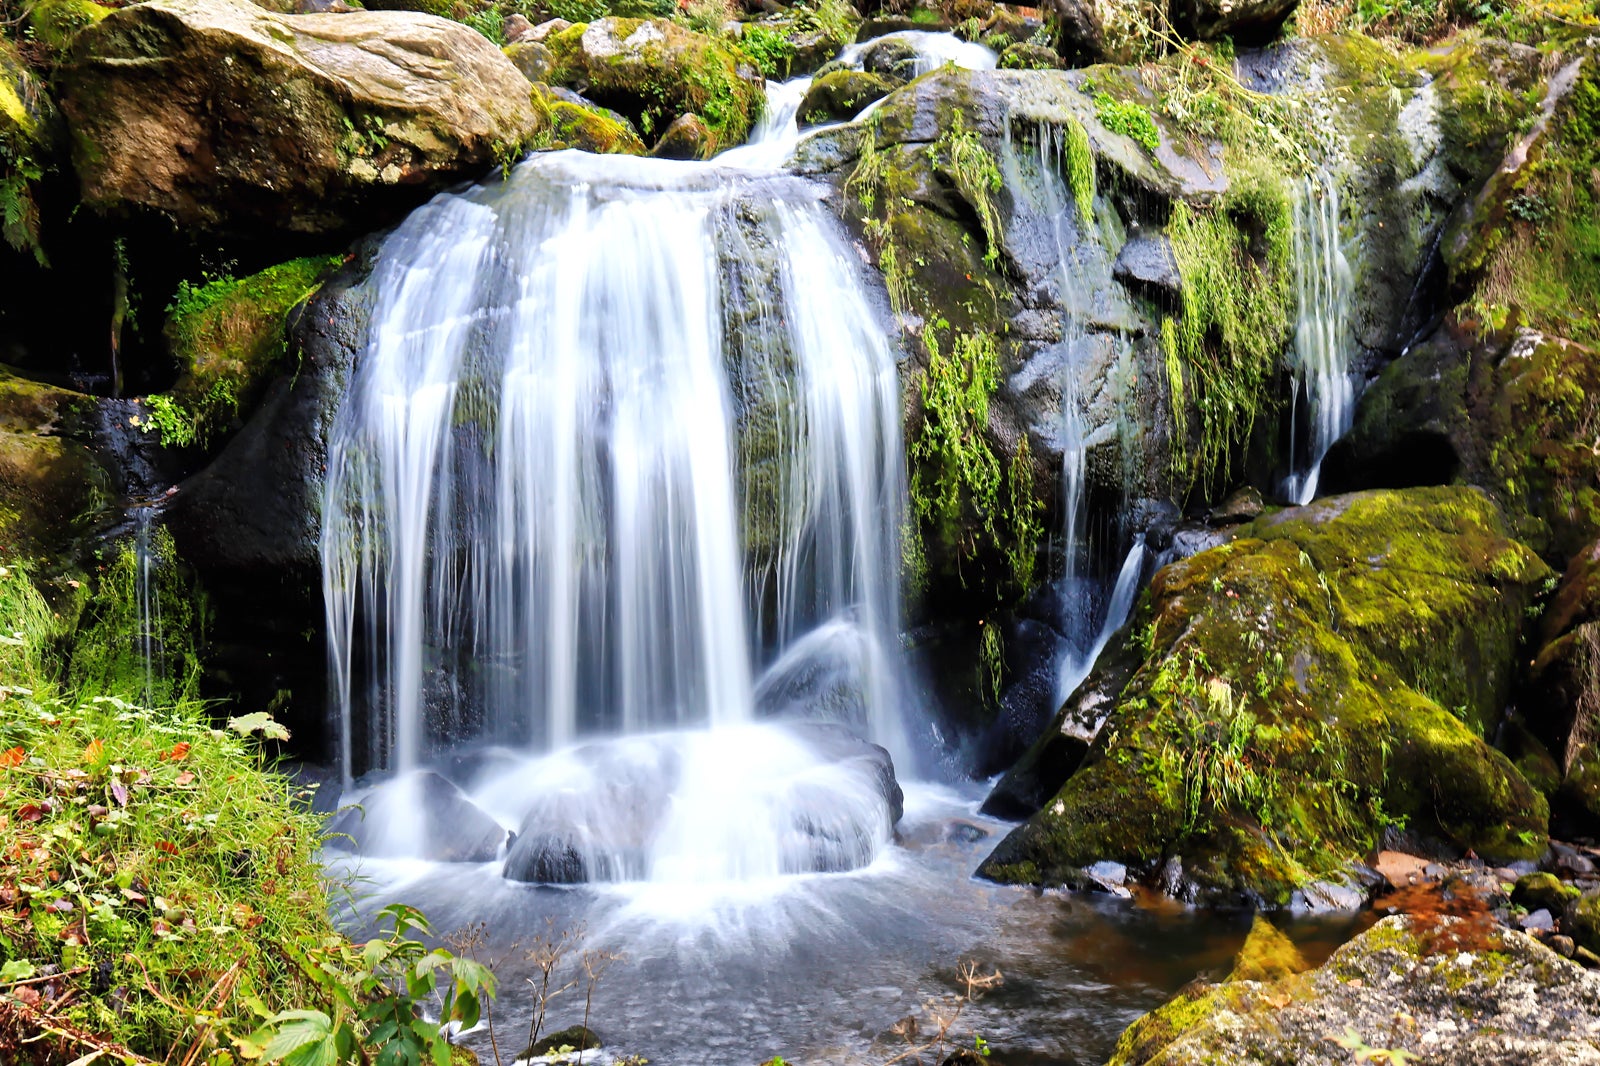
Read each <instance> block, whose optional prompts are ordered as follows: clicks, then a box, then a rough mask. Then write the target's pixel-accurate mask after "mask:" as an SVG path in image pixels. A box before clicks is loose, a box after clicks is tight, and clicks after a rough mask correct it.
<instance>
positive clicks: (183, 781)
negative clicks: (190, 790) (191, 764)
mask: <svg viewBox="0 0 1600 1066" xmlns="http://www.w3.org/2000/svg"><path fill="white" fill-rule="evenodd" d="M193 783H194V774H192V773H190V772H189V771H188V770H185V771H184V772H183V773H181V774H179V775H178V779H177V780H176V781H174V782H173V784H175V785H177V786H178V787H179V788H182V787H184V786H185V785H190V784H193Z"/></svg>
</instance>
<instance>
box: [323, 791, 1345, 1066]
mask: <svg viewBox="0 0 1600 1066" xmlns="http://www.w3.org/2000/svg"><path fill="white" fill-rule="evenodd" d="M981 798H982V790H981V787H979V786H971V787H969V788H968V789H966V790H964V791H956V790H952V789H948V788H942V787H936V786H928V785H918V784H912V785H910V786H908V787H907V789H906V815H905V818H904V820H903V821H902V822H901V825H900V839H901V842H900V844H899V845H898V846H896V847H893V848H890V849H888V851H887V852H886V853H885V854H883V855H882V856H880V858H879V859H878V860H877V861H876V862H875V863H873V865H872V866H870V867H868V868H867V869H865V870H862V871H857V872H854V873H849V874H822V875H807V876H796V877H781V878H774V879H771V880H767V881H755V882H750V881H746V882H740V883H736V884H726V885H712V886H706V885H663V884H646V883H637V884H626V885H608V886H585V887H580V888H550V887H537V886H531V885H520V884H514V883H512V882H508V881H505V880H503V879H501V877H500V876H499V869H498V866H497V865H495V864H488V865H482V866H462V865H455V866H449V865H430V864H422V863H393V862H387V863H386V862H377V861H372V860H368V861H366V862H364V863H362V864H361V865H360V867H359V869H358V870H357V871H356V872H357V873H358V875H359V876H361V877H363V878H364V879H365V884H366V886H367V889H368V894H367V895H366V896H365V897H364V898H363V899H362V900H361V902H360V906H359V909H360V912H361V913H362V914H371V913H373V912H374V911H376V909H377V908H378V907H381V906H382V905H383V904H385V903H387V902H390V901H392V900H395V899H400V900H404V901H405V902H407V903H410V904H412V905H415V906H418V907H420V908H422V910H423V911H424V912H425V913H427V914H428V915H429V916H430V918H431V919H432V920H433V923H434V927H435V929H436V930H438V931H439V932H441V933H444V932H447V931H449V930H452V929H458V928H461V927H465V926H469V925H472V924H475V923H479V922H482V923H485V924H484V929H485V932H486V937H487V945H486V948H485V949H484V954H486V955H488V956H491V957H496V958H499V959H501V960H502V961H501V962H500V964H499V965H498V966H497V972H498V973H499V976H500V981H501V989H502V993H501V998H500V1001H499V1003H498V1004H497V1005H496V1008H495V1014H496V1019H497V1021H496V1026H497V1034H498V1036H499V1042H500V1045H501V1053H502V1055H504V1056H506V1059H507V1062H508V1063H509V1058H510V1055H511V1054H514V1053H515V1051H519V1050H520V1049H521V1048H522V1047H523V1046H524V1041H525V1039H526V1033H527V1027H528V1022H529V1020H530V1011H531V1002H530V1000H529V997H528V995H527V989H528V986H527V984H526V983H525V981H524V979H525V978H526V977H528V976H530V975H531V973H532V972H533V970H532V966H531V964H530V963H528V962H526V961H525V960H523V959H522V958H521V957H520V951H519V950H517V949H516V947H515V945H516V944H517V942H519V941H522V942H529V941H531V940H533V939H535V938H537V937H539V936H540V935H542V934H543V933H544V932H545V931H546V929H547V928H551V929H554V930H556V931H561V930H565V929H577V928H579V927H580V926H581V927H582V928H583V929H584V931H585V937H584V942H583V944H584V946H585V947H588V948H593V949H605V950H611V951H619V952H621V953H623V955H624V956H625V958H624V959H623V960H622V961H620V962H618V963H616V964H614V965H613V966H612V968H611V969H610V971H609V972H608V973H607V974H606V976H605V978H604V980H603V981H602V982H601V983H600V985H599V987H598V988H597V989H596V993H595V1002H594V1008H593V1010H594V1013H593V1019H594V1020H593V1025H592V1027H593V1028H594V1029H595V1030H596V1031H598V1032H599V1033H600V1034H601V1036H602V1037H604V1038H606V1039H607V1041H608V1042H610V1043H611V1044H612V1045H614V1046H615V1047H616V1048H618V1049H621V1050H625V1051H627V1052H631V1053H638V1054H642V1055H644V1056H645V1057H646V1058H648V1059H649V1060H650V1061H651V1062H652V1063H655V1064H657V1066H673V1064H680V1063H681V1064H706V1063H718V1064H720V1063H730V1064H731V1063H744V1064H749V1066H754V1064H755V1063H759V1062H763V1061H765V1060H766V1059H768V1058H769V1057H771V1056H773V1055H778V1054H781V1055H783V1056H784V1058H785V1059H787V1060H788V1061H789V1062H792V1063H800V1064H808V1066H809V1064H814V1063H840V1064H843V1063H864V1062H870V1063H879V1062H885V1061H887V1060H888V1059H889V1058H891V1057H893V1055H894V1054H896V1053H897V1051H898V1049H899V1048H900V1047H903V1044H900V1043H899V1038H898V1037H896V1036H894V1035H893V1034H892V1033H891V1032H890V1029H891V1027H892V1026H893V1025H894V1024H895V1023H896V1022H897V1021H899V1020H900V1019H901V1018H904V1017H905V1016H907V1015H910V1014H919V1013H921V1011H922V1009H923V1007H924V1006H925V1004H927V1003H928V1002H929V1001H939V1002H948V1001H950V1000H952V999H953V998H954V997H956V996H957V995H959V992H960V990H961V987H962V986H961V982H960V978H959V975H958V966H959V965H960V964H961V963H962V962H963V961H964V960H972V961H974V962H976V963H977V964H979V966H980V967H982V968H984V969H985V971H988V970H992V969H996V968H998V969H999V970H1000V971H1001V973H1002V974H1003V975H1004V978H1005V981H1004V984H1003V985H1002V986H1001V987H1000V988H998V989H996V990H994V991H992V992H990V993H989V994H987V995H986V996H984V997H983V998H982V999H981V1000H979V1001H978V1002H976V1003H974V1004H972V1005H970V1006H969V1007H967V1008H966V1009H965V1011H964V1012H963V1014H962V1017H961V1020H960V1025H959V1028H960V1030H961V1031H962V1033H963V1040H964V1041H970V1038H971V1037H970V1034H971V1033H974V1032H975V1033H981V1034H982V1035H983V1036H984V1038H985V1039H986V1040H987V1041H988V1042H989V1043H990V1044H991V1045H992V1046H993V1047H994V1048H995V1049H996V1053H997V1057H998V1058H1003V1060H1004V1061H1005V1062H1006V1063H1007V1064H1010V1066H1018V1064H1022V1066H1046V1064H1051V1066H1089V1064H1095V1066H1098V1064H1099V1063H1103V1062H1104V1061H1105V1060H1106V1058H1107V1057H1108V1056H1109V1054H1110V1052H1111V1048H1112V1046H1113V1045H1114V1044H1115V1043H1116V1038H1117V1036H1118V1035H1119V1034H1120V1033H1121V1032H1122V1030H1123V1029H1124V1028H1126V1027H1127V1025H1128V1024H1129V1023H1130V1022H1132V1021H1133V1020H1134V1019H1135V1018H1137V1017H1138V1016H1139V1015H1140V1014H1141V1013H1143V1012H1145V1011H1147V1010H1149V1009H1151V1008H1152V1007H1155V1006H1157V1005H1158V1004H1160V1003H1161V1002H1162V1001H1163V1000H1165V999H1166V998H1167V997H1168V996H1169V995H1170V994H1171V993H1172V992H1174V991H1176V990H1177V989H1178V988H1180V987H1182V986H1183V985H1184V984H1186V983H1187V982H1189V981H1190V980H1192V979H1193V978H1194V977H1196V976H1197V975H1200V974H1210V975H1211V976H1215V977H1220V976H1223V975H1225V974H1226V973H1227V971H1228V970H1229V969H1230V967H1231V960H1232V957H1233V955H1234V954H1235V953H1236V952H1237V951H1238V949H1239V946H1240V944H1241V943H1242V942H1243V940H1244V937H1245V935H1246V933H1247V932H1248V931H1249V926H1250V917H1249V915H1243V914H1239V915H1211V914H1203V913H1200V912H1196V911H1193V910H1190V909H1188V908H1185V907H1182V906H1180V905H1175V904H1172V903H1170V901H1160V900H1150V901H1127V900H1115V899H1111V898H1110V897H1105V896H1091V895H1078V894H1070V893H1056V892H1048V893H1039V892H1036V891H1032V890H1027V889H1017V888H1008V887H1002V886H998V885H993V884H989V883H987V882H984V881H979V880H976V879H974V878H972V877H971V876H970V872H971V870H972V869H973V868H974V867H975V866H976V865H977V863H978V862H979V860H980V859H981V858H982V857H983V855H984V854H985V853H986V851H987V849H988V848H990V847H992V846H993V844H994V842H995V840H996V839H997V838H998V836H999V835H1001V834H1003V833H1004V832H1005V831H1006V829H1007V828H1008V827H1007V826H1006V825H1005V824H1004V823H1000V822H995V821H993V820H991V819H988V818H984V817H981V816H979V815H977V814H976V813H975V812H976V810H977V806H978V803H979V802H980V801H981ZM980 834H985V835H980ZM336 861H339V862H344V863H347V864H348V863H350V862H352V861H353V860H350V859H348V858H344V859H339V860H336ZM1356 921H1357V919H1355V918H1352V917H1344V918H1323V919H1302V920H1300V921H1298V922H1296V923H1294V924H1292V925H1290V926H1289V927H1288V928H1287V931H1288V932H1289V934H1290V935H1291V936H1292V937H1293V938H1294V939H1295V941H1296V942H1297V943H1298V944H1300V946H1301V949H1302V951H1303V952H1304V953H1305V954H1306V956H1307V958H1308V959H1309V961H1311V962H1313V963H1317V962H1320V961H1321V960H1322V959H1324V958H1326V956H1327V955H1328V954H1329V953H1330V952H1331V951H1332V950H1333V948H1334V947H1336V946H1337V945H1338V944H1339V943H1342V942H1343V941H1344V940H1345V939H1347V938H1348V937H1349V936H1350V935H1352V934H1353V932H1354V931H1355V923H1356ZM547 922H548V923H549V924H548V926H547ZM582 1012H583V1004H582V999H581V996H579V995H576V994H573V995H569V997H568V999H567V1000H565V1001H564V1002H561V1001H558V1005H557V1006H556V1007H555V1008H553V1009H552V1011H551V1014H550V1024H549V1025H547V1030H548V1029H559V1028H562V1027H564V1026H567V1025H571V1024H576V1023H577V1022H579V1021H581V1020H582ZM466 1042H467V1043H468V1044H469V1045H470V1046H473V1047H474V1050H477V1051H478V1052H479V1053H480V1054H481V1055H483V1056H484V1061H485V1062H492V1061H493V1057H492V1053H491V1051H490V1047H489V1041H488V1038H487V1034H486V1033H484V1032H477V1033H473V1034H470V1035H469V1036H468V1037H467V1039H466ZM512 1049H514V1050H512Z"/></svg>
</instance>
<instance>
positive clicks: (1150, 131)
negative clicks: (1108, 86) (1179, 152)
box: [1094, 92, 1161, 152]
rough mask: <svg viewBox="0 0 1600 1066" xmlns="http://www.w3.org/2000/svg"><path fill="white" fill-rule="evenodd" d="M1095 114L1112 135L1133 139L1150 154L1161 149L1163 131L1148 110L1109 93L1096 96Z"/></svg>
mask: <svg viewBox="0 0 1600 1066" xmlns="http://www.w3.org/2000/svg"><path fill="white" fill-rule="evenodd" d="M1094 108H1095V114H1096V116H1097V117H1098V118H1099V119H1100V125H1102V126H1104V127H1105V128H1106V129H1108V130H1110V131H1111V132H1112V133H1120V134H1121V135H1122V136H1124V137H1131V138H1132V139H1133V140H1134V141H1136V142H1138V143H1139V144H1140V145H1141V146H1143V147H1144V149H1145V150H1146V151H1148V152H1153V151H1155V150H1156V149H1157V148H1159V147H1161V131H1160V130H1159V129H1158V128H1157V127H1156V120H1155V119H1154V118H1153V117H1151V115H1150V111H1149V109H1148V108H1145V107H1141V106H1139V105H1138V104H1136V103H1132V102H1130V101H1126V100H1118V99H1116V98H1115V97H1113V96H1111V95H1110V94H1109V93H1105V92H1098V93H1095V95H1094Z"/></svg>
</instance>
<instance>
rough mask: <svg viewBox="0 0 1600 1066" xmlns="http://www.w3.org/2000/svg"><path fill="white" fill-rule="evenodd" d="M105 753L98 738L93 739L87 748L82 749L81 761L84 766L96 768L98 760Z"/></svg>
mask: <svg viewBox="0 0 1600 1066" xmlns="http://www.w3.org/2000/svg"><path fill="white" fill-rule="evenodd" d="M105 753H106V746H105V744H103V743H102V742H101V741H100V738H99V737H95V738H94V739H93V740H91V741H89V746H88V747H86V748H84V749H83V759H82V760H81V761H82V762H83V764H84V765H85V766H97V765H99V763H100V760H101V759H102V758H104V757H105Z"/></svg>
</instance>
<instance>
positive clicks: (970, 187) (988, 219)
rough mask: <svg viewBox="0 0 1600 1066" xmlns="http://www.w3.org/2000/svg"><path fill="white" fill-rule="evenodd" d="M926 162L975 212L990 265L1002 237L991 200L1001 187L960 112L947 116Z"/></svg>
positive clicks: (995, 170)
mask: <svg viewBox="0 0 1600 1066" xmlns="http://www.w3.org/2000/svg"><path fill="white" fill-rule="evenodd" d="M928 158H929V160H930V161H931V162H932V163H933V165H934V167H935V168H937V169H939V170H942V171H944V172H945V173H946V174H948V175H949V176H950V177H951V178H952V179H953V180H954V182H955V186H956V188H957V189H958V190H959V191H960V193H961V196H962V198H963V199H964V200H966V201H967V203H968V204H970V205H971V206H972V209H973V210H974V211H976V212H977V214H978V224H979V225H980V226H982V228H983V236H984V241H985V243H986V247H985V251H984V253H983V260H984V262H985V263H988V264H989V265H991V266H992V265H994V263H995V262H996V260H998V259H999V257H1000V241H1001V237H1002V233H1001V227H1000V211H999V208H998V207H996V205H995V200H994V197H995V194H996V193H998V192H999V191H1000V187H1001V185H1002V184H1003V179H1002V178H1001V175H1000V164H999V163H998V162H996V161H995V157H994V154H993V153H992V152H990V151H989V150H988V149H987V148H985V147H984V145H983V141H982V140H981V139H980V138H979V137H978V134H977V131H975V130H972V129H969V128H968V127H967V123H966V117H965V116H964V115H963V114H962V112H960V111H957V112H955V113H954V114H953V115H952V116H951V120H950V126H949V128H948V129H946V130H945V132H944V133H943V134H942V135H941V136H940V137H939V139H938V140H937V141H935V142H934V144H933V148H932V149H931V150H930V152H929V155H928Z"/></svg>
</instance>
